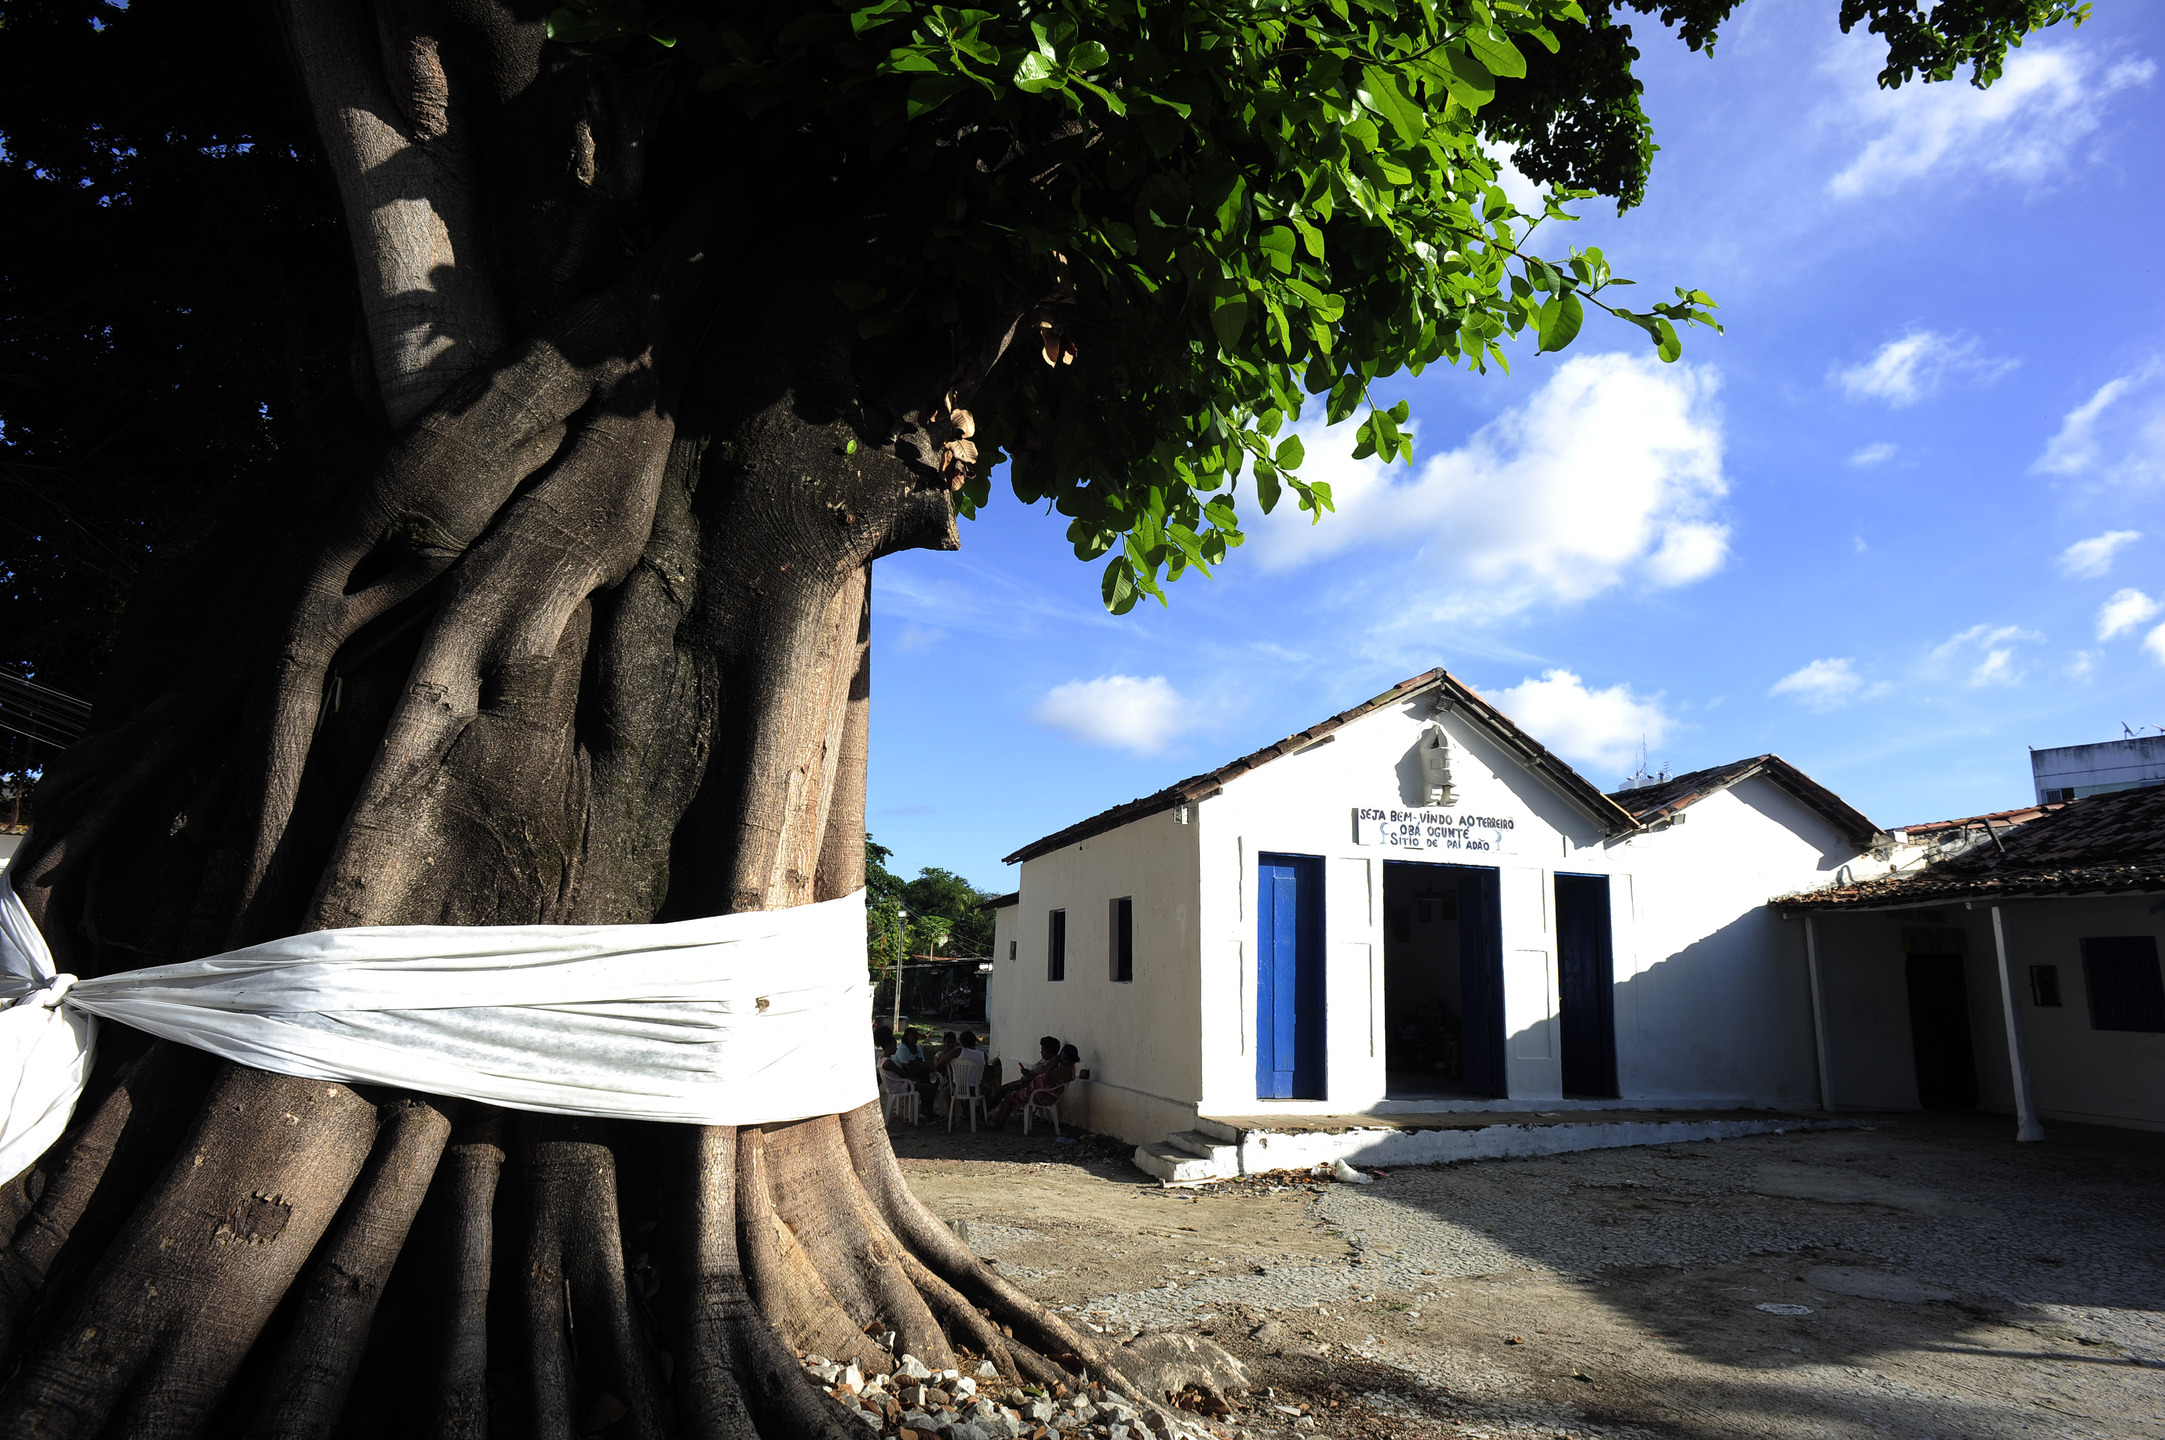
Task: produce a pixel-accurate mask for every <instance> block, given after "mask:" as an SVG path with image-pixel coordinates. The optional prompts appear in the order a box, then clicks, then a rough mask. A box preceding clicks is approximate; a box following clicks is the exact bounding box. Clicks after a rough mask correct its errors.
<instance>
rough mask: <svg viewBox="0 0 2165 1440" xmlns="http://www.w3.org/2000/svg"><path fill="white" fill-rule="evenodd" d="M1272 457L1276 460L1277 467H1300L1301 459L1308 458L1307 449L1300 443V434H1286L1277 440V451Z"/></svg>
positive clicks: (1292, 468) (1284, 468) (1293, 468)
mask: <svg viewBox="0 0 2165 1440" xmlns="http://www.w3.org/2000/svg"><path fill="white" fill-rule="evenodd" d="M1274 458H1275V459H1276V460H1277V462H1278V468H1279V469H1281V470H1298V469H1300V468H1301V461H1303V460H1305V459H1307V458H1308V451H1307V448H1306V447H1305V446H1303V445H1302V444H1301V437H1300V436H1298V435H1288V436H1286V437H1285V439H1284V440H1282V441H1280V442H1279V444H1278V453H1277V455H1276V456H1275V457H1274Z"/></svg>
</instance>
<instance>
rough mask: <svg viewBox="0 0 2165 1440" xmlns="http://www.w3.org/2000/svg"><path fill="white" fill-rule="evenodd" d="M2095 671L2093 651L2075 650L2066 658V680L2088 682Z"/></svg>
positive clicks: (2094, 653)
mask: <svg viewBox="0 0 2165 1440" xmlns="http://www.w3.org/2000/svg"><path fill="white" fill-rule="evenodd" d="M2096 670H2097V652H2096V651H2095V650H2077V651H2076V652H2075V653H2074V654H2072V655H2070V656H2068V657H2067V678H2068V679H2070V680H2088V679H2089V678H2090V676H2091V675H2092V674H2093V673H2095V672H2096Z"/></svg>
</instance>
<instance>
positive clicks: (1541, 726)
mask: <svg viewBox="0 0 2165 1440" xmlns="http://www.w3.org/2000/svg"><path fill="white" fill-rule="evenodd" d="M1494 698H1495V700H1496V703H1497V704H1498V705H1499V706H1500V707H1501V708H1502V710H1503V711H1504V713H1505V714H1507V715H1509V716H1510V717H1511V718H1512V719H1513V720H1514V721H1516V722H1518V725H1519V728H1521V729H1523V730H1524V731H1526V733H1528V734H1529V735H1531V736H1533V737H1534V738H1535V739H1536V740H1539V741H1540V742H1541V743H1542V744H1543V745H1546V746H1548V747H1549V748H1550V749H1551V750H1554V751H1555V752H1556V753H1557V754H1559V755H1562V756H1563V757H1564V758H1565V759H1567V760H1576V761H1580V762H1582V763H1585V764H1590V765H1597V766H1601V767H1603V768H1606V769H1609V770H1623V769H1624V768H1625V767H1627V766H1630V765H1633V764H1636V763H1637V762H1638V759H1639V747H1640V746H1641V745H1659V744H1661V742H1662V740H1663V738H1664V737H1665V736H1667V735H1668V733H1669V729H1670V727H1671V726H1673V725H1674V724H1675V723H1676V721H1675V719H1674V718H1673V717H1672V716H1671V715H1669V713H1668V712H1667V711H1665V710H1663V709H1662V708H1661V697H1660V696H1659V695H1655V696H1651V697H1646V698H1642V697H1640V696H1637V695H1634V694H1632V693H1631V687H1630V686H1628V685H1611V686H1610V687H1609V688H1608V689H1606V690H1589V689H1587V688H1586V682H1585V681H1583V680H1581V679H1580V678H1579V677H1578V676H1577V675H1575V674H1573V673H1572V672H1571V671H1569V670H1546V671H1543V672H1542V675H1541V678H1540V679H1538V680H1533V679H1528V680H1523V681H1520V682H1519V683H1518V684H1517V685H1514V686H1512V687H1511V688H1510V689H1508V690H1504V691H1501V692H1499V693H1498V694H1497V695H1496V696H1495V697H1494Z"/></svg>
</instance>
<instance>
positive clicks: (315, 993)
mask: <svg viewBox="0 0 2165 1440" xmlns="http://www.w3.org/2000/svg"><path fill="white" fill-rule="evenodd" d="M0 972H4V973H0V1004H6V1003H7V1002H9V1001H12V1002H13V1003H12V1004H8V1006H7V1008H6V1009H5V1010H0V1097H4V1098H5V1099H6V1101H7V1114H6V1116H5V1119H4V1121H0V1183H4V1182H5V1181H6V1180H11V1179H13V1178H14V1177H15V1176H17V1175H19V1174H21V1173H22V1172H23V1171H24V1170H26V1169H28V1168H29V1167H30V1165H31V1164H32V1163H33V1162H34V1161H35V1160H36V1159H37V1158H38V1156H39V1155H41V1154H43V1153H44V1152H45V1150H46V1149H47V1148H48V1147H49V1146H51V1144H52V1143H53V1141H55V1140H56V1139H58V1138H59V1137H60V1133H61V1131H62V1130H64V1129H66V1128H67V1123H68V1117H69V1116H70V1115H71V1114H72V1113H73V1112H74V1109H75V1103H76V1101H77V1099H78V1098H80V1096H81V1094H82V1090H83V1084H84V1082H85V1081H86V1080H87V1079H88V1078H89V1075H90V1062H91V1057H92V1054H93V1051H94V1047H95V1044H96V1039H97V1023H96V1021H94V1020H93V1019H92V1018H91V1017H92V1016H97V1015H102V1016H104V1017H106V1018H107V1019H111V1020H117V1021H120V1022H121V1023H122V1024H125V1025H132V1026H134V1027H135V1028H136V1029H138V1030H147V1031H149V1032H150V1033H151V1034H153V1035H158V1036H162V1037H164V1038H165V1039H168V1040H177V1041H179V1042H181V1043H182V1044H184V1045H192V1046H194V1047H196V1048H197V1049H199V1050H208V1051H209V1052H210V1053H211V1054H213V1055H218V1056H222V1057H224V1058H225V1059H227V1060H232V1061H236V1062H238V1063H240V1064H243V1065H253V1066H256V1067H257V1068H259V1069H263V1070H272V1071H276V1072H278V1073H279V1074H282V1075H300V1076H306V1077H308V1078H310V1079H316V1080H335V1081H341V1082H345V1083H348V1084H366V1085H390V1086H396V1087H398V1088H399V1089H402V1090H418V1091H421V1092H423V1093H426V1094H431V1095H451V1096H457V1097H460V1098H462V1099H468V1100H482V1101H486V1102H488V1103H489V1104H491V1105H504V1106H509V1107H510V1108H512V1109H517V1110H540V1111H547V1112H550V1113H553V1114H559V1115H590V1116H599V1117H603V1118H609V1119H626V1120H673V1121H679V1122H684V1123H691V1124H705V1125H758V1124H765V1123H770V1122H776V1121H783V1120H801V1119H804V1118H806V1117H808V1116H813V1115H832V1114H837V1113H840V1112H842V1111H845V1110H852V1109H855V1108H856V1107H857V1106H859V1105H862V1104H865V1103H866V1102H868V1101H871V1100H873V1099H875V1098H877V1093H878V1086H877V1081H876V1078H875V1076H874V1072H873V1067H872V1065H871V1063H870V1061H869V1059H868V1058H867V1047H868V1045H869V1044H870V1042H871V1023H872V991H871V985H870V981H869V979H868V977H867V974H866V970H865V903H864V892H863V891H862V890H859V891H857V892H856V893H855V894H853V895H849V896H846V897H845V898H843V899H840V900H827V901H822V902H820V903H818V904H815V905H801V906H797V907H795V908H793V909H788V910H762V911H752V912H747V913H744V914H738V915H716V916H712V917H710V918H708V919H704V920H680V921H675V922H673V923H670V924H666V925H476V926H462V925H386V926H381V927H375V928H369V929H357V930H318V931H314V932H312V933H310V934H307V935H295V936H292V937H290V938H288V939H284V940H273V941H271V942H269V943H268V944H264V945H251V946H249V947H248V948H247V949H245V950H234V951H231V952H228V953H227V954H224V955H212V956H210V957H208V958H206V959H202V960H190V961H185V962H183V963H181V964H178V965H155V966H151V967H149V968H147V969H142V970H130V971H127V972H125V973H122V974H119V975H105V976H100V977H98V978H96V979H91V980H78V979H76V978H75V977H74V976H72V975H57V976H56V975H55V973H54V968H53V961H52V954H51V952H50V951H49V950H48V949H47V948H46V945H45V938H44V936H43V935H41V934H40V933H39V932H38V928H37V925H36V924H35V923H34V922H33V921H32V920H31V918H30V915H29V912H27V911H26V910H24V908H23V904H22V901H21V899H20V898H19V897H18V896H17V895H16V894H15V889H14V887H13V886H12V885H10V884H9V883H8V882H7V878H6V876H5V875H0Z"/></svg>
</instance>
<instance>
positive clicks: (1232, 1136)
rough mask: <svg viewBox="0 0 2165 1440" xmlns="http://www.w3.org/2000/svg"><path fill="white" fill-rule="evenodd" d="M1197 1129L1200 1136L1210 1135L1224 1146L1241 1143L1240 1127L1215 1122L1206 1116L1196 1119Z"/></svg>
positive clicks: (1219, 1121)
mask: <svg viewBox="0 0 2165 1440" xmlns="http://www.w3.org/2000/svg"><path fill="white" fill-rule="evenodd" d="M1195 1128H1196V1131H1197V1132H1198V1133H1199V1134H1203V1135H1208V1136H1209V1137H1210V1138H1211V1139H1213V1140H1216V1141H1218V1142H1219V1143H1220V1144H1222V1145H1238V1144H1239V1143H1240V1127H1239V1126H1238V1125H1228V1124H1226V1123H1225V1122H1224V1121H1223V1120H1213V1119H1211V1118H1209V1117H1208V1116H1206V1115H1198V1116H1196V1117H1195Z"/></svg>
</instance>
